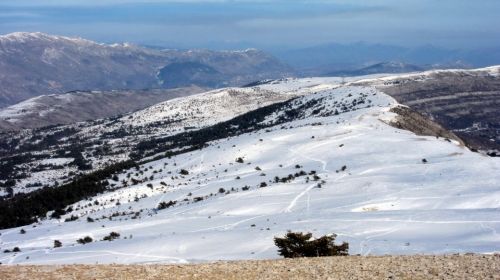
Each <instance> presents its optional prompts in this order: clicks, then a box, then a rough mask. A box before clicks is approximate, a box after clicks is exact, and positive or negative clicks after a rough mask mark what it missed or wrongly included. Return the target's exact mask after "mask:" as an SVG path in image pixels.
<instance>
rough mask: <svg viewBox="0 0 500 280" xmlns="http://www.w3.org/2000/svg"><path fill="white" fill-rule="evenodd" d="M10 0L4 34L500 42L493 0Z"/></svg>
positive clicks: (182, 42) (294, 43)
mask: <svg viewBox="0 0 500 280" xmlns="http://www.w3.org/2000/svg"><path fill="white" fill-rule="evenodd" d="M40 2H41V1H35V0H17V1H12V0H6V1H2V3H0V10H1V12H0V23H1V24H0V33H1V34H7V33H11V32H19V31H26V32H35V31H39V32H44V33H49V34H57V35H65V36H77V37H82V38H86V39H90V40H95V41H98V42H103V43H113V42H130V43H134V44H139V45H152V46H161V47H171V48H211V49H240V48H248V47H256V48H261V49H276V48H282V49H285V48H286V49H298V48H305V47H311V46H317V45H325V44H330V43H339V44H351V43H357V42H364V43H366V44H383V45H395V46H402V47H414V46H428V45H431V46H436V47H441V48H447V49H477V48H492V47H498V46H500V30H499V29H498V28H497V26H500V18H499V17H498V16H497V14H496V12H497V11H498V10H500V3H499V2H498V1H493V0H483V1H476V2H470V1H465V0H458V1H457V0H442V1H430V0H424V1H410V2H409V3H408V2H405V3H401V1H395V0H374V1H370V2H369V3H366V1H346V0H334V1H321V0H312V1H301V0H292V1H290V0H288V1H283V0H278V1H265V0H246V1H245V0H240V1H238V0H234V1H227V0H173V1H172V0H166V1H161V0H156V1H152V0H150V1H139V0H127V1H117V0H104V1H102V0H101V1H94V0H91V1H82V0H76V1H75V0H73V1H71V0H70V1H60V0H52V1H43V3H40Z"/></svg>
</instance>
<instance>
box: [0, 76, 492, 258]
mask: <svg viewBox="0 0 500 280" xmlns="http://www.w3.org/2000/svg"><path fill="white" fill-rule="evenodd" d="M303 82H304V83H306V82H305V81H303ZM295 83H296V84H300V81H295ZM284 84H286V83H284ZM303 85H304V84H303ZM275 86H276V85H275ZM282 87H287V86H286V85H282ZM288 87H289V89H290V88H291V87H290V85H289V84H288ZM334 87H337V86H332V88H330V89H319V90H317V91H314V92H313V93H311V94H307V95H305V96H303V97H299V98H297V99H295V100H293V101H291V103H290V106H291V108H290V109H300V108H302V107H301V106H302V105H303V104H309V105H311V104H312V105H311V106H308V107H305V108H302V109H300V110H299V111H298V114H297V117H296V118H294V119H293V120H292V121H290V122H286V123H279V122H278V121H279V120H280V119H282V117H283V116H285V115H287V113H286V111H277V112H275V113H274V114H272V115H269V116H268V117H267V118H266V119H265V120H264V121H263V123H267V124H271V125H272V124H276V123H279V124H278V125H275V126H272V127H271V128H268V129H263V130H259V131H256V132H252V133H247V134H242V135H240V136H236V137H232V138H228V139H221V140H218V141H214V142H212V143H211V145H210V146H209V147H207V148H204V149H202V150H197V151H194V152H190V153H187V154H182V155H178V156H175V157H172V158H170V159H167V158H165V159H161V160H157V161H153V162H150V163H147V164H145V165H143V166H141V168H140V170H135V169H133V170H129V171H126V172H124V173H122V174H120V176H119V178H118V181H123V180H125V181H126V182H127V184H128V187H125V188H121V189H118V190H115V191H112V192H108V193H105V194H102V195H99V196H98V197H96V198H92V199H90V200H88V201H81V202H79V203H76V204H75V205H74V206H73V208H74V209H75V211H73V213H72V214H68V215H66V216H64V217H63V219H61V220H53V219H51V220H49V219H47V220H44V221H41V222H40V223H39V224H36V225H33V226H26V227H23V228H24V229H25V230H26V233H25V234H21V233H20V228H15V229H9V230H2V231H1V232H0V233H1V235H0V247H1V249H2V250H5V249H10V250H11V249H12V248H14V247H19V248H20V249H21V252H20V253H5V254H2V255H0V262H2V263H4V264H5V263H10V264H15V263H32V264H54V263H96V262H98V263H112V262H116V263H145V262H174V263H176V262H199V261H210V260H219V259H225V260H229V259H263V258H277V257H278V256H277V252H276V247H275V246H274V244H273V237H274V236H281V235H283V234H284V233H286V231H287V230H293V231H310V232H312V233H314V235H323V234H328V233H336V234H338V235H339V237H338V240H339V241H348V242H349V243H350V248H351V249H350V253H351V254H357V253H359V254H378V255H381V254H415V253H436V254H441V253H456V252H480V253H491V252H498V251H500V246H499V245H498V244H500V236H499V235H498V233H497V232H498V231H499V230H500V219H499V217H500V215H499V212H498V208H499V207H500V186H499V182H500V175H499V174H500V172H499V171H500V161H499V160H498V158H489V157H485V156H482V155H480V154H478V153H472V152H470V151H469V150H468V149H466V148H464V147H463V146H460V145H459V144H458V143H455V142H450V141H446V140H445V139H437V138H436V137H423V136H416V135H415V134H413V133H411V132H408V131H403V130H398V129H396V128H393V127H392V126H390V125H388V124H387V123H388V122H390V121H391V120H392V119H393V118H394V117H395V115H394V114H393V113H390V112H389V109H390V108H391V107H393V106H396V105H397V102H396V101H395V100H394V99H392V98H391V97H389V96H387V95H385V94H383V93H380V92H378V91H376V90H375V89H373V88H367V87H340V88H337V89H333V88H334ZM291 90H292V91H293V89H291ZM335 111H337V112H336V113H335ZM240 157H241V158H242V159H243V161H244V162H243V163H239V162H236V159H237V158H240ZM423 159H425V160H426V162H424V161H423ZM181 169H185V170H187V171H188V172H189V174H188V175H181V174H180V171H181ZM301 171H304V172H301ZM296 173H297V176H295V175H294V174H296ZM304 173H305V174H306V175H303V174H304ZM314 173H315V174H316V175H317V176H318V177H319V178H315V177H314ZM289 174H292V176H291V177H290V178H291V179H290V180H288V181H287V180H281V179H282V178H284V177H288V176H289ZM150 176H153V178H150ZM276 176H277V177H278V179H279V180H278V181H279V182H276V181H275V177H276ZM132 178H134V179H136V180H141V179H143V178H149V179H148V181H146V182H144V183H138V184H134V183H133V180H132ZM281 181H283V182H281ZM285 181H287V182H285ZM111 182H112V183H117V182H116V181H111ZM262 183H265V184H266V186H265V187H262V186H263V184H262ZM148 184H151V185H150V186H148ZM96 201H97V202H96ZM169 201H175V202H176V203H175V205H174V206H172V207H169V208H167V209H163V210H157V209H156V207H157V206H158V204H159V203H160V202H169ZM70 215H76V216H78V217H79V219H78V220H77V221H73V222H64V218H68V217H69V216H70ZM88 217H90V218H92V219H94V222H87V218H88ZM110 217H111V218H110ZM112 231H114V232H118V233H120V235H121V236H120V238H119V239H117V240H114V241H112V242H109V241H99V240H101V239H102V238H103V237H104V236H106V235H108V234H109V233H110V232H112ZM85 236H91V237H92V238H93V239H94V241H95V242H92V243H90V244H86V245H80V244H77V242H76V240H77V239H79V238H82V237H85ZM54 240H59V241H61V242H62V244H63V246H62V247H61V248H56V249H54V248H53V242H54Z"/></svg>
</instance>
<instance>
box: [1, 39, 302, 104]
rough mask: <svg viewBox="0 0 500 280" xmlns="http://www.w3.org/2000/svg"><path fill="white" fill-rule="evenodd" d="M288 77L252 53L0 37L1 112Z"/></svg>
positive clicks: (273, 60) (274, 61)
mask: <svg viewBox="0 0 500 280" xmlns="http://www.w3.org/2000/svg"><path fill="white" fill-rule="evenodd" d="M172 70H174V71H172ZM208 70H209V71H208ZM292 74H293V70H292V69H291V68H290V67H288V66H287V65H285V64H284V63H282V62H280V61H279V60H277V59H276V58H274V57H272V56H270V55H268V54H266V53H264V52H262V51H258V50H254V49H248V50H245V51H208V50H190V51H183V50H159V49H151V48H145V47H139V46H134V45H130V44H114V45H106V44H99V43H96V42H92V41H89V40H85V39H80V38H68V37H63V36H53V35H47V34H43V33H22V32H20V33H12V34H8V35H3V36H0V84H1V85H2V86H1V87H0V107H5V106H8V105H12V104H16V103H18V102H20V101H22V100H26V99H29V98H31V97H36V96H39V95H43V94H54V93H65V92H68V91H75V90H119V89H129V90H134V89H136V90H137V89H151V88H175V87H185V86H192V85H195V86H199V87H205V88H207V87H208V88H209V87H219V86H240V85H244V84H247V83H250V82H253V81H256V80H259V79H268V78H281V77H285V76H290V75H292ZM214 77H215V78H216V79H214Z"/></svg>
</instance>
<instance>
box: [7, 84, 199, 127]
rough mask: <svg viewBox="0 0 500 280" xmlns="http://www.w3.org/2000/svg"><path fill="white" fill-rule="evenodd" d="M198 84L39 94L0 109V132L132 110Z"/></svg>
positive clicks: (186, 91)
mask: <svg viewBox="0 0 500 280" xmlns="http://www.w3.org/2000/svg"><path fill="white" fill-rule="evenodd" d="M203 91H204V90H203V89H202V88H199V87H195V86H193V87H187V88H177V89H156V90H113V91H74V92H68V93H62V94H50V95H41V96H37V97H33V98H30V99H28V100H25V101H22V102H20V103H17V104H15V105H11V106H9V107H6V108H0V131H8V130H20V129H27V128H39V127H44V126H53V125H58V124H59V125H60V124H71V123H75V122H82V121H86V120H95V119H102V118H109V117H114V116H117V115H120V114H125V113H129V112H134V111H137V110H140V109H143V108H146V107H148V106H151V105H154V104H157V103H160V102H162V101H165V100H168V99H173V98H176V97H180V96H188V95H191V94H196V93H200V92H203Z"/></svg>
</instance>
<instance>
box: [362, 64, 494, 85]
mask: <svg viewBox="0 0 500 280" xmlns="http://www.w3.org/2000/svg"><path fill="white" fill-rule="evenodd" d="M481 72H484V73H486V74H488V75H492V76H500V65H496V66H490V67H485V68H477V69H445V70H428V71H424V72H415V73H408V74H380V75H375V76H374V77H369V76H368V77H366V78H364V79H358V80H356V81H354V83H369V82H375V81H381V82H388V81H392V80H396V79H402V78H405V79H417V80H418V79H426V78H428V77H429V76H431V75H436V74H446V73H460V74H464V75H471V74H473V73H481Z"/></svg>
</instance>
